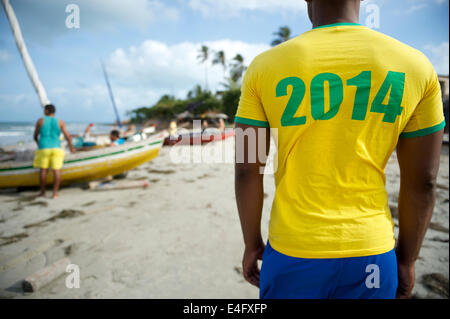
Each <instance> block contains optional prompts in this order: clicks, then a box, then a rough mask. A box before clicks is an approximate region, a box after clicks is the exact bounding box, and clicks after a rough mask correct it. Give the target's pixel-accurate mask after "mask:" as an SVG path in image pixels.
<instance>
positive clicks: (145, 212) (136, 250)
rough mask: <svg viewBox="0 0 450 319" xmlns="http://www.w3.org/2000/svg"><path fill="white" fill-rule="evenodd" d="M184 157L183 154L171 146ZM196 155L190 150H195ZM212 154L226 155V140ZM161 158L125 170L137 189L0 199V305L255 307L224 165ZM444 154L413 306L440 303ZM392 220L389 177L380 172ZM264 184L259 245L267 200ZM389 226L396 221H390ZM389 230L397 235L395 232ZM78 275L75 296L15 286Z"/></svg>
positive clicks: (230, 177)
mask: <svg viewBox="0 0 450 319" xmlns="http://www.w3.org/2000/svg"><path fill="white" fill-rule="evenodd" d="M176 147H179V148H186V147H187V146H176ZM197 147H199V146H197ZM214 147H225V149H227V150H233V148H234V139H233V138H229V139H227V140H225V141H224V142H223V144H222V143H219V142H218V143H215V146H214ZM171 150H173V148H170V147H164V148H162V150H161V152H160V155H159V156H158V157H157V158H156V159H154V160H152V161H151V162H148V163H147V164H144V165H142V166H140V167H138V168H136V169H134V170H132V171H130V172H129V174H128V176H127V178H126V179H123V180H114V181H113V183H115V184H116V185H117V186H120V185H121V184H122V183H126V182H127V181H143V180H148V181H149V186H148V187H147V188H145V189H130V190H103V191H100V190H88V189H83V188H82V187H81V185H72V186H69V187H63V188H62V189H61V191H60V198H58V199H56V200H53V199H50V195H51V192H49V193H48V194H47V197H48V198H35V197H34V195H36V194H37V190H28V191H22V192H17V191H16V190H1V191H0V296H1V297H3V298H258V289H256V288H255V287H253V286H251V285H250V284H248V283H246V282H245V281H244V279H243V277H242V273H241V272H242V271H241V256H242V252H243V248H244V247H243V241H242V235H241V229H240V224H239V218H238V213H237V209H236V204H235V196H234V167H233V164H231V163H228V164H217V163H209V164H204V163H173V162H171V160H170V159H171ZM448 166H449V163H448V146H444V148H443V152H442V156H441V169H440V173H439V178H438V197H437V201H436V207H435V211H434V215H433V218H432V223H431V227H430V229H429V230H428V232H427V235H426V239H425V241H424V244H423V248H422V250H421V255H420V258H419V260H418V261H417V263H416V286H415V289H414V292H413V297H415V298H448V278H449V219H448V216H449V190H448V188H449V171H448ZM386 175H387V190H388V192H389V195H390V206H391V210H392V213H393V215H394V217H395V216H396V211H395V207H396V202H397V196H398V188H399V169H398V164H397V161H396V157H395V153H394V154H393V156H392V158H391V160H390V161H389V164H388V167H387V169H386ZM274 190H275V186H274V182H273V176H271V175H267V176H266V177H265V193H266V195H267V196H265V202H264V212H263V222H262V224H263V226H262V228H263V236H264V238H267V226H268V220H269V212H270V208H271V203H272V200H273V196H274ZM395 221H396V223H397V220H396V219H395ZM396 230H397V229H396ZM63 257H68V258H70V260H71V262H72V263H74V264H77V265H78V266H79V267H80V275H81V276H80V278H81V279H80V288H73V289H69V288H66V286H65V277H66V275H62V276H61V277H59V278H57V279H56V280H54V281H52V282H51V283H50V284H48V285H47V286H45V287H43V288H42V289H40V290H39V291H37V292H34V293H24V292H23V291H22V288H21V282H22V280H23V279H24V278H25V277H26V276H28V275H30V274H32V273H33V272H35V271H37V270H39V269H42V268H43V267H45V266H47V265H50V264H51V263H53V262H55V261H57V260H59V259H61V258H63Z"/></svg>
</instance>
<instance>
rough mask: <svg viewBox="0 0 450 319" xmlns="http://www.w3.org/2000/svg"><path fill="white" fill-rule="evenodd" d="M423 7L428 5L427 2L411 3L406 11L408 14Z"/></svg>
mask: <svg viewBox="0 0 450 319" xmlns="http://www.w3.org/2000/svg"><path fill="white" fill-rule="evenodd" d="M425 7H428V4H427V3H420V4H413V5H412V6H411V7H409V9H408V10H406V13H408V14H410V13H413V12H415V11H418V10H420V9H423V8H425Z"/></svg>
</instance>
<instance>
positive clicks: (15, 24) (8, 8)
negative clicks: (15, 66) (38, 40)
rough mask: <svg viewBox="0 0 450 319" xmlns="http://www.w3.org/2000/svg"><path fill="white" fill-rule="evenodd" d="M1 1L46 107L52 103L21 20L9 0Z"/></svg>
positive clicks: (24, 61)
mask: <svg viewBox="0 0 450 319" xmlns="http://www.w3.org/2000/svg"><path fill="white" fill-rule="evenodd" d="M1 1H2V5H3V9H4V10H5V13H6V17H7V18H8V21H9V25H10V26H11V30H12V32H13V35H14V39H15V40H16V45H17V49H19V52H20V55H21V57H22V61H23V64H24V65H25V69H26V70H27V73H28V77H29V78H30V80H31V83H32V84H33V87H34V89H35V90H36V93H37V94H38V96H39V102H40V103H41V106H42V107H44V106H45V105H47V104H50V101H49V99H48V98H47V93H46V92H45V89H44V86H43V85H42V83H41V81H40V80H39V76H38V73H37V71H36V69H35V67H34V64H33V61H32V60H31V57H30V54H29V53H28V50H27V47H26V45H25V42H24V40H23V37H22V32H21V31H20V26H19V22H18V21H17V18H16V15H15V14H14V10H13V8H12V7H11V5H10V4H9V0H1Z"/></svg>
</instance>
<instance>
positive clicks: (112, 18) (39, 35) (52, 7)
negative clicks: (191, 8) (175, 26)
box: [11, 0, 179, 44]
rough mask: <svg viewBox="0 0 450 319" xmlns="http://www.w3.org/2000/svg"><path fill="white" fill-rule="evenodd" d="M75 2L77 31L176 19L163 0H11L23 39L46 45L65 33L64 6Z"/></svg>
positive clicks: (102, 29)
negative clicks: (78, 20) (78, 18)
mask: <svg viewBox="0 0 450 319" xmlns="http://www.w3.org/2000/svg"><path fill="white" fill-rule="evenodd" d="M68 4H76V5H77V6H78V7H79V9H80V29H77V30H81V31H86V30H87V31H100V32H105V31H111V30H119V29H121V28H132V29H136V28H137V29H141V30H144V29H145V28H147V27H148V26H149V25H151V24H155V23H158V22H162V21H172V22H174V21H177V20H178V18H179V11H178V9H177V8H175V7H172V6H169V5H168V4H167V1H163V0H127V1H123V0H95V1H92V0H71V1H61V0H39V1H35V0H11V5H12V7H13V8H14V10H15V12H16V15H17V17H18V20H19V23H20V25H21V27H22V31H23V32H24V36H25V37H26V38H27V39H31V40H33V41H38V42H40V43H46V44H48V43H49V42H50V41H51V40H52V38H54V37H56V36H60V35H62V34H65V33H67V32H74V30H73V29H67V28H66V25H65V20H66V17H67V16H68V15H69V13H66V11H65V9H66V6H67V5H68Z"/></svg>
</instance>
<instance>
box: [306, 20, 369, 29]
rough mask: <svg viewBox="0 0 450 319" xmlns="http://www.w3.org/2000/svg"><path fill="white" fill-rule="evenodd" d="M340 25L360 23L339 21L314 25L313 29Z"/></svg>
mask: <svg viewBox="0 0 450 319" xmlns="http://www.w3.org/2000/svg"><path fill="white" fill-rule="evenodd" d="M342 25H359V26H360V25H361V24H359V23H353V22H340V23H333V24H324V25H319V26H318V27H314V28H313V29H322V28H330V27H339V26H342Z"/></svg>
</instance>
